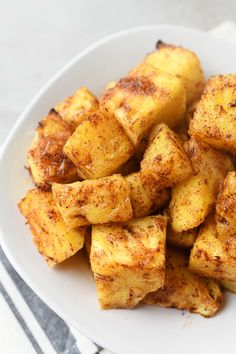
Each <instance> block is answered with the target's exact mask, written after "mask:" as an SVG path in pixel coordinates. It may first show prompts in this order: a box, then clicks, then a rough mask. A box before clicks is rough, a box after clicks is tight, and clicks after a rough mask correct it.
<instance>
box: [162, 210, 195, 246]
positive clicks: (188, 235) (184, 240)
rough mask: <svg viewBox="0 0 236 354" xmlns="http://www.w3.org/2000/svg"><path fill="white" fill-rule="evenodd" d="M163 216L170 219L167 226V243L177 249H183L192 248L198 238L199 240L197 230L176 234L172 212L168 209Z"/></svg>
mask: <svg viewBox="0 0 236 354" xmlns="http://www.w3.org/2000/svg"><path fill="white" fill-rule="evenodd" d="M163 215H164V216H166V217H167V219H168V225H167V234H166V240H167V242H168V243H169V244H170V245H172V246H176V247H181V248H190V247H192V246H193V244H194V242H195V240H196V238H197V229H196V228H195V229H192V230H188V231H182V232H176V231H174V230H173V229H172V227H171V219H170V212H169V209H168V208H165V209H164V210H163Z"/></svg>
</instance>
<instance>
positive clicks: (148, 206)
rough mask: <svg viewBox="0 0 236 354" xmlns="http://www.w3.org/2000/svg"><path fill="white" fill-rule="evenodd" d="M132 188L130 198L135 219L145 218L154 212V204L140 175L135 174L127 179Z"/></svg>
mask: <svg viewBox="0 0 236 354" xmlns="http://www.w3.org/2000/svg"><path fill="white" fill-rule="evenodd" d="M125 180H126V182H127V184H128V185H129V188H130V198H131V204H132V208H133V213H134V217H135V218H137V217H140V216H145V215H148V214H149V213H150V211H153V210H154V202H153V200H152V199H151V198H150V197H149V195H148V194H147V192H146V190H145V188H144V186H143V183H142V181H141V178H140V173H139V172H135V173H132V174H130V175H128V176H126V177H125Z"/></svg>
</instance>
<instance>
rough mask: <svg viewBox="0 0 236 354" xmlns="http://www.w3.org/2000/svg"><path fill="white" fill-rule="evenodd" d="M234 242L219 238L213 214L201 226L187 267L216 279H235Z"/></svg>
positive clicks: (235, 256)
mask: <svg viewBox="0 0 236 354" xmlns="http://www.w3.org/2000/svg"><path fill="white" fill-rule="evenodd" d="M235 246H236V245H235V242H232V243H230V244H229V243H227V242H224V241H223V240H222V239H220V238H219V237H218V235H217V231H216V223H215V219H214V217H213V216H209V217H208V218H207V220H206V221H205V223H204V224H203V225H202V226H201V228H200V231H199V234H198V237H197V240H196V241H195V243H194V245H193V248H192V251H191V254H190V262H189V268H190V270H191V271H193V272H195V273H198V274H200V275H203V276H206V277H211V278H215V279H218V280H230V281H236V247H235Z"/></svg>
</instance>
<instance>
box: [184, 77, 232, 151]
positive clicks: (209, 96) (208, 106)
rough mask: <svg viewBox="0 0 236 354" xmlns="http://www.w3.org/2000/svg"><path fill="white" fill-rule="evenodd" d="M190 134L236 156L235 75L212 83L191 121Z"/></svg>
mask: <svg viewBox="0 0 236 354" xmlns="http://www.w3.org/2000/svg"><path fill="white" fill-rule="evenodd" d="M189 133H190V135H191V136H197V137H199V138H200V139H201V140H203V141H205V142H206V143H208V144H210V145H212V146H213V147H215V148H217V149H222V150H226V151H230V152H232V153H233V154H236V74H229V75H218V76H213V77H212V78H210V79H209V81H208V83H207V86H206V89H205V91H204V94H203V95H202V97H201V100H200V102H199V103H198V105H197V108H196V111H195V113H194V116H193V119H192V120H191V121H190V127H189Z"/></svg>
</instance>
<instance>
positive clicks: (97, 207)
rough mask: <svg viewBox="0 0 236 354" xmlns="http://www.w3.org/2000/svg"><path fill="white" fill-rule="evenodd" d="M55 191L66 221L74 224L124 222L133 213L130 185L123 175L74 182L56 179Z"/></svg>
mask: <svg viewBox="0 0 236 354" xmlns="http://www.w3.org/2000/svg"><path fill="white" fill-rule="evenodd" d="M52 192H53V195H54V200H55V202H56V204H57V206H58V209H59V211H60V213H61V215H62V217H63V219H64V221H65V222H66V224H68V225H70V226H71V227H74V228H76V227H80V226H83V225H90V224H104V223H108V222H124V221H127V220H130V219H131V218H132V216H133V211H132V206H131V202H130V189H129V186H128V184H127V183H126V181H125V179H124V177H122V176H121V175H113V176H110V177H104V178H99V179H92V180H86V181H82V182H75V183H71V184H58V183H54V184H53V185H52Z"/></svg>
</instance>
